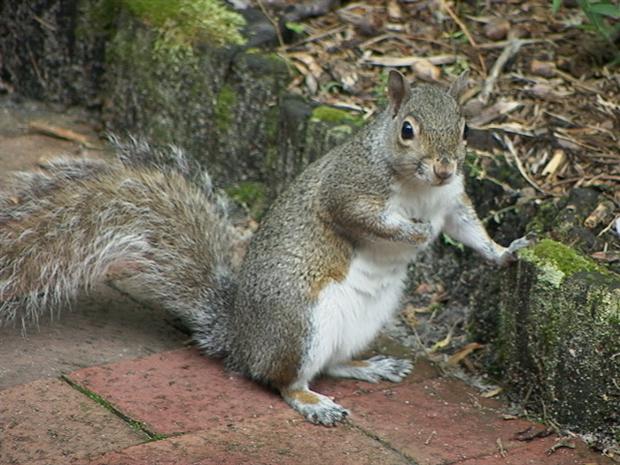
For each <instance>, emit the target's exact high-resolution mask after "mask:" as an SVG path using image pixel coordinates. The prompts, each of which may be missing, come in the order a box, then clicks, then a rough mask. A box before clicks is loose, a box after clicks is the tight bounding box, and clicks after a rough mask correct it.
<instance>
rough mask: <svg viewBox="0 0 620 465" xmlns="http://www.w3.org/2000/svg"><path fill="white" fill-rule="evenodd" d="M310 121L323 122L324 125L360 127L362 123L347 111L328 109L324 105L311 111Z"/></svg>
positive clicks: (361, 120) (357, 117)
mask: <svg viewBox="0 0 620 465" xmlns="http://www.w3.org/2000/svg"><path fill="white" fill-rule="evenodd" d="M312 119H313V120H314V121H323V122H325V123H333V124H352V125H354V126H361V125H362V124H363V123H364V120H363V119H362V117H361V116H357V115H353V114H351V113H349V112H348V111H344V110H340V109H338V108H333V107H328V106H326V105H321V106H318V107H316V108H315V109H314V110H313V111H312Z"/></svg>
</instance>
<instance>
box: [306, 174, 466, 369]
mask: <svg viewBox="0 0 620 465" xmlns="http://www.w3.org/2000/svg"><path fill="white" fill-rule="evenodd" d="M427 189H428V188H427ZM434 189H437V190H440V189H441V190H443V192H441V193H440V192H435V193H434V194H435V195H430V196H429V197H430V198H429V199H425V198H424V197H425V196H422V197H420V195H419V194H418V193H416V192H413V191H409V192H404V193H403V192H401V191H398V192H395V195H394V196H393V197H392V199H391V201H390V206H389V208H390V209H392V210H393V211H395V212H397V213H399V214H402V215H404V216H406V217H408V218H417V219H421V220H426V221H430V222H431V224H432V225H433V227H434V228H433V229H434V232H435V234H434V237H436V236H437V235H438V234H439V232H440V231H441V228H442V227H443V225H444V222H445V217H446V214H447V212H448V211H449V210H450V206H451V205H452V204H453V203H452V202H453V199H454V198H455V196H458V195H460V194H461V193H462V184H461V183H458V182H455V183H452V184H450V185H448V186H445V187H440V188H434ZM436 199H439V201H437V200H436ZM434 237H433V239H434ZM428 243H430V241H429V242H427V243H426V244H421V245H420V246H411V245H407V244H403V243H394V242H387V241H386V242H372V243H368V244H366V245H365V246H362V247H359V248H358V249H357V250H356V251H355V254H354V257H353V259H352V261H351V264H350V266H349V271H348V273H347V276H346V277H345V279H344V280H343V281H340V282H337V283H331V284H329V285H327V286H326V287H325V288H324V289H323V290H322V291H321V293H320V294H319V297H318V300H317V303H316V306H315V308H314V309H313V312H312V332H313V338H312V342H311V343H310V347H308V354H307V355H308V357H307V358H306V363H305V366H304V367H303V368H302V373H301V377H300V378H302V379H306V380H309V379H311V378H312V377H314V376H315V375H316V374H317V373H319V372H320V371H322V370H323V369H324V368H325V367H327V366H330V365H333V364H337V363H340V362H344V361H348V360H350V359H351V358H352V357H353V356H355V355H356V353H358V352H360V351H362V350H364V349H365V348H366V347H367V345H368V344H369V343H370V342H371V341H372V339H374V337H375V336H376V335H377V333H378V332H379V330H380V329H381V328H382V327H383V326H384V325H385V324H386V323H387V322H388V321H389V319H390V318H392V316H393V315H394V313H395V312H396V311H397V310H398V309H399V306H400V300H401V297H402V293H403V289H404V286H405V278H406V276H407V264H408V263H409V262H411V261H412V260H413V259H414V258H415V254H416V253H417V252H419V251H420V250H421V249H423V248H425V247H426V246H427V245H428Z"/></svg>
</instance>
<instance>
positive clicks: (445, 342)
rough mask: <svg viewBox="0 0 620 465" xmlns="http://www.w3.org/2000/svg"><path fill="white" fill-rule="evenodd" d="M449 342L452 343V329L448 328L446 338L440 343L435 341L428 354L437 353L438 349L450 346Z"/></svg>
mask: <svg viewBox="0 0 620 465" xmlns="http://www.w3.org/2000/svg"><path fill="white" fill-rule="evenodd" d="M450 342H452V328H450V331H448V335H447V336H446V337H444V338H443V339H442V340H441V341H437V342H435V344H433V347H431V348H430V350H429V352H430V353H433V352H437V351H438V350H440V349H444V348H446V347H448V346H449V345H450Z"/></svg>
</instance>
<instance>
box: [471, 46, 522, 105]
mask: <svg viewBox="0 0 620 465" xmlns="http://www.w3.org/2000/svg"><path fill="white" fill-rule="evenodd" d="M522 45H523V41H522V40H521V39H512V40H509V41H508V44H506V47H504V50H502V53H501V54H500V55H499V57H497V60H495V63H494V64H493V67H492V68H491V72H490V73H489V76H488V77H487V78H486V79H485V81H484V84H483V85H482V90H481V91H480V95H479V96H478V99H479V100H480V101H481V102H482V103H487V102H488V101H489V97H490V96H491V93H492V92H493V88H494V87H495V82H496V81H497V78H499V74H500V73H501V72H502V69H503V68H504V66H506V63H507V62H508V60H510V59H511V58H512V57H514V56H515V55H516V54H517V53H518V52H519V49H520V48H521V46H522Z"/></svg>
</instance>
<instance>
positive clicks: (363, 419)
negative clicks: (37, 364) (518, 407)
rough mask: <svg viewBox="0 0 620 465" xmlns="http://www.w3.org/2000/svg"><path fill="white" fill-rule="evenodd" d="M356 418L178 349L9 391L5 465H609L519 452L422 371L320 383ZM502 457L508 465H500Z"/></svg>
mask: <svg viewBox="0 0 620 465" xmlns="http://www.w3.org/2000/svg"><path fill="white" fill-rule="evenodd" d="M318 385H319V387H320V389H321V390H322V391H323V392H327V393H330V394H336V398H337V400H338V402H340V403H342V404H343V405H344V406H345V407H347V408H349V409H350V410H351V412H352V415H351V417H350V420H349V422H348V423H347V424H346V425H341V426H338V427H335V428H325V427H320V426H314V425H310V424H308V423H306V422H304V421H303V420H302V419H301V418H300V417H299V416H298V415H297V414H296V413H295V412H293V411H292V410H291V409H289V408H288V407H287V406H286V405H285V404H284V402H283V401H281V400H280V398H279V397H278V396H277V395H276V394H274V393H273V392H271V391H269V390H268V389H265V388H263V387H260V386H257V385H255V384H253V383H251V382H249V381H247V380H245V379H243V378H241V377H239V376H236V375H232V374H230V373H227V372H225V371H224V370H223V369H222V367H221V364H220V363H219V362H217V361H213V360H209V359H207V358H205V357H202V356H201V355H200V354H199V353H198V352H197V351H196V350H195V349H189V348H187V349H177V350H172V351H165V352H161V353H157V354H153V355H150V356H147V357H143V358H138V359H131V360H122V361H119V362H115V363H112V364H108V365H101V366H94V367H88V368H84V369H80V370H77V371H74V372H72V373H69V374H67V375H66V376H65V378H64V380H62V381H61V380H58V379H45V380H39V381H35V382H32V383H28V384H24V385H19V386H14V387H12V388H10V389H6V390H4V391H0V431H1V433H2V436H1V437H2V442H1V443H0V463H1V464H3V465H5V464H6V465H14V464H35V465H42V464H56V463H63V464H64V463H67V464H73V463H79V464H83V465H95V464H115V465H120V464H127V465H130V464H131V465H133V464H179V465H184V464H187V465H189V464H204V465H207V464H214V465H215V464H231V465H233V464H235V465H236V464H299V465H303V464H316V463H323V464H332V463H333V464H349V463H350V464H392V463H394V464H405V463H408V464H419V465H439V464H462V465H478V464H480V465H499V464H505V465H513V464H514V465H527V464H532V465H534V464H537V465H590V464H598V465H611V464H612V463H613V462H612V461H611V460H610V459H608V458H605V457H602V456H600V455H598V454H596V453H594V452H592V451H589V450H588V449H587V448H586V447H585V445H584V444H582V443H581V442H580V441H579V440H577V439H572V440H570V444H571V445H572V446H574V447H575V448H574V449H571V448H560V449H557V450H556V451H555V452H554V453H553V454H550V455H549V454H547V451H548V450H549V449H550V448H551V447H552V446H553V445H554V444H555V443H556V442H557V440H558V438H557V437H555V436H549V437H546V438H542V439H535V440H532V441H529V442H527V441H520V440H519V439H518V438H519V433H520V432H523V431H524V430H526V429H527V428H538V429H539V430H540V429H542V426H541V425H536V424H533V423H530V422H528V421H525V420H520V419H517V420H505V419H504V416H503V414H502V409H503V405H502V403H501V402H498V401H495V400H488V399H484V398H482V397H480V396H479V395H478V394H477V393H476V392H475V391H474V390H473V389H472V388H470V387H468V386H467V385H465V384H464V383H463V382H461V381H459V380H456V379H452V378H449V377H446V376H442V375H440V373H439V371H438V370H437V369H436V368H435V367H433V366H432V365H431V364H430V363H429V362H427V361H425V360H423V359H420V360H418V361H417V362H416V369H415V370H414V373H413V374H412V375H411V377H410V378H409V379H407V380H406V381H405V382H403V383H401V384H398V385H396V384H390V383H379V384H375V385H373V384H366V383H361V382H354V381H337V380H321V381H320V382H319V383H318ZM502 454H503V455H502Z"/></svg>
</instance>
